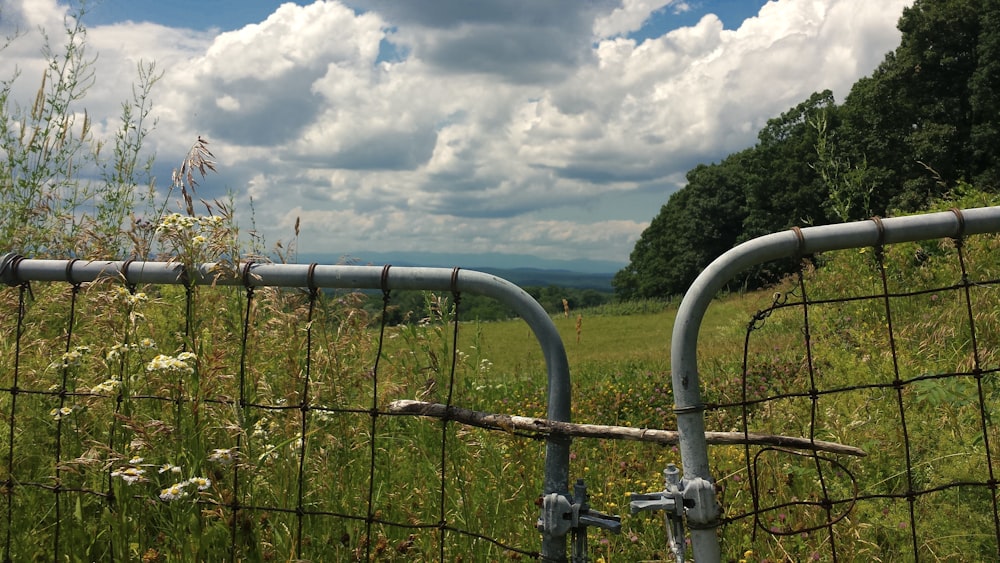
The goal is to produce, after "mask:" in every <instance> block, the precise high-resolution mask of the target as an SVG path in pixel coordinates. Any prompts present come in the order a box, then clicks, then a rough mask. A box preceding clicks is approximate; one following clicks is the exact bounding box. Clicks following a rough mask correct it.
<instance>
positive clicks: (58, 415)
mask: <svg viewBox="0 0 1000 563" xmlns="http://www.w3.org/2000/svg"><path fill="white" fill-rule="evenodd" d="M71 414H73V407H60V408H57V409H52V410H50V411H49V416H51V417H52V418H54V419H55V420H62V419H64V418H66V417H67V416H69V415H71Z"/></svg>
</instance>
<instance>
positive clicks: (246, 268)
mask: <svg viewBox="0 0 1000 563" xmlns="http://www.w3.org/2000/svg"><path fill="white" fill-rule="evenodd" d="M253 265H254V261H253V260H248V261H247V263H246V264H244V265H243V287H245V288H247V289H253V285H251V283H250V268H252V267H253Z"/></svg>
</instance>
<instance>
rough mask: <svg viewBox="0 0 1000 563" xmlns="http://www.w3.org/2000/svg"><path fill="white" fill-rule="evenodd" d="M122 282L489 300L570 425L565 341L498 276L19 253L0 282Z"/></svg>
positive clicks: (562, 473) (559, 451) (551, 453)
mask: <svg viewBox="0 0 1000 563" xmlns="http://www.w3.org/2000/svg"><path fill="white" fill-rule="evenodd" d="M98 280H117V281H119V282H122V283H128V284H136V285H138V284H183V283H194V284H197V285H211V284H214V285H228V286H239V285H243V286H253V287H263V286H270V287H308V288H329V289H333V288H337V289H381V290H383V291H389V290H394V289H398V290H403V289H411V290H429V291H451V292H462V293H471V294H476V295H483V296H486V297H491V298H493V299H496V300H497V301H500V302H501V303H503V304H505V305H507V306H509V307H511V309H513V310H514V311H515V312H516V313H517V314H518V315H519V316H520V317H521V318H522V319H524V321H525V322H526V323H528V326H529V327H530V328H531V330H532V332H534V334H535V338H536V339H537V340H538V343H539V345H540V346H541V348H542V353H543V355H544V358H545V365H546V371H547V376H548V380H547V384H548V394H547V396H548V406H547V417H548V419H549V420H554V421H560V422H570V405H571V400H570V390H571V387H570V377H569V362H568V361H567V359H566V350H565V347H564V346H563V342H562V338H561V337H560V336H559V332H558V330H557V329H556V327H555V324H554V323H553V322H552V318H551V317H549V315H548V313H546V312H545V309H543V308H542V306H541V305H539V304H538V302H537V301H535V299H534V298H533V297H531V295H529V294H528V293H527V292H526V291H524V290H523V289H521V288H520V287H518V286H517V285H515V284H513V283H511V282H509V281H507V280H505V279H503V278H500V277H497V276H494V275H491V274H487V273H484V272H478V271H475V270H463V269H460V268H426V267H401V266H357V265H324V264H269V263H258V262H242V263H239V264H237V265H235V267H234V266H232V265H220V264H218V263H205V264H200V265H196V266H194V267H193V268H186V267H185V266H184V265H183V264H181V263H178V262H139V261H131V260H130V261H104V260H42V259H26V258H23V257H21V256H19V255H17V254H14V253H7V254H4V255H3V257H2V259H0V281H2V282H4V283H6V284H7V285H18V284H21V283H24V282H28V281H52V282H60V281H62V282H68V283H74V284H76V283H87V282H93V281H98ZM569 447H570V439H569V438H568V437H566V436H560V435H552V436H549V437H547V438H546V454H545V477H544V483H543V494H549V493H559V494H566V493H568V491H569V490H570V488H569ZM565 553H566V537H565V536H559V537H553V536H551V535H549V534H546V533H543V538H542V555H543V556H544V557H547V558H552V559H556V560H559V559H563V558H564V557H565Z"/></svg>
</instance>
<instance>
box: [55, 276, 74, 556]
mask: <svg viewBox="0 0 1000 563" xmlns="http://www.w3.org/2000/svg"><path fill="white" fill-rule="evenodd" d="M73 262H75V260H70V261H69V262H68V263H67V265H66V272H67V274H69V273H71V272H72V268H73ZM68 277H69V279H70V283H71V284H72V289H71V290H70V291H71V293H70V295H71V297H70V302H69V317H68V318H67V319H66V346H65V348H64V351H63V356H62V370H61V382H60V385H59V387H58V396H59V403H58V404H59V406H58V407H57V408H56V409H54V410H53V415H54V417H55V419H56V436H55V452H54V455H55V468H54V471H53V473H54V479H53V484H52V488H53V493H54V496H55V515H56V523H55V532H54V533H53V540H52V541H53V545H54V551H55V558H56V560H59V559H60V550H61V542H60V532H61V531H62V502H61V501H62V498H61V497H62V495H63V493H64V490H63V483H62V475H63V467H62V464H63V459H62V455H63V451H62V445H63V420H64V419H65V418H66V415H67V414H69V413H68V412H67V409H68V408H69V407H67V406H66V397H67V392H68V390H67V386H68V385H69V382H70V381H69V380H70V377H69V376H70V367H71V366H72V364H73V363H74V362H75V361H76V360H75V359H74V357H73V355H71V352H72V345H73V327H74V325H75V324H76V307H77V301H78V300H79V296H80V284H79V283H77V282H73V281H72V276H68Z"/></svg>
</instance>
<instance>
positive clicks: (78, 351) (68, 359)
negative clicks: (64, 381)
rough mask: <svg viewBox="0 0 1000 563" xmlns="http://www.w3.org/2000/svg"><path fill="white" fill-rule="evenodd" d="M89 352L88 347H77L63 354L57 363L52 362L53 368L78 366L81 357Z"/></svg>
mask: <svg viewBox="0 0 1000 563" xmlns="http://www.w3.org/2000/svg"><path fill="white" fill-rule="evenodd" d="M89 352H90V346H77V347H76V348H73V349H72V350H70V351H69V352H64V353H63V355H62V356H60V358H59V360H58V361H55V362H52V367H54V368H60V367H61V368H68V367H75V366H78V365H80V361H81V360H82V359H83V355H84V354H87V353H89Z"/></svg>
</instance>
